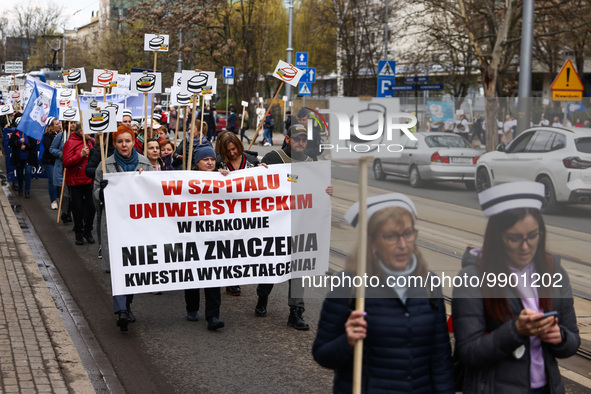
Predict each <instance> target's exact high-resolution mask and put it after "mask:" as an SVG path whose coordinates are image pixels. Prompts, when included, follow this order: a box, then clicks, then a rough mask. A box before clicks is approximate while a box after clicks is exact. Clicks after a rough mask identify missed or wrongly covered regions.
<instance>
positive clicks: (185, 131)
mask: <svg viewBox="0 0 591 394" xmlns="http://www.w3.org/2000/svg"><path fill="white" fill-rule="evenodd" d="M183 107H184V108H185V111H184V112H183V113H184V114H186V113H187V111H188V106H186V105H184V106H183ZM179 117H180V116H179ZM186 118H187V117H186V116H185V119H184V120H183V123H182V124H181V126H184V128H183V141H182V142H181V145H182V146H183V169H186V168H187V153H186V152H185V146H186V145H187V125H186V123H185V122H186V120H187V119H186Z"/></svg>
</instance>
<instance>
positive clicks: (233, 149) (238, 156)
mask: <svg viewBox="0 0 591 394" xmlns="http://www.w3.org/2000/svg"><path fill="white" fill-rule="evenodd" d="M216 148H219V151H220V153H219V163H217V164H216V166H217V167H218V168H219V169H222V170H227V171H236V170H245V169H247V168H253V167H256V166H258V165H259V164H260V163H259V160H258V158H257V156H256V155H253V154H251V153H248V152H245V151H244V146H243V145H242V142H240V140H239V139H238V136H237V135H236V134H234V133H227V132H226V133H221V134H220V135H219V136H218V142H217V144H216ZM263 166H264V167H267V165H266V164H263ZM241 292H242V291H241V289H240V286H227V287H226V293H227V294H230V295H232V296H239V295H240V294H241Z"/></svg>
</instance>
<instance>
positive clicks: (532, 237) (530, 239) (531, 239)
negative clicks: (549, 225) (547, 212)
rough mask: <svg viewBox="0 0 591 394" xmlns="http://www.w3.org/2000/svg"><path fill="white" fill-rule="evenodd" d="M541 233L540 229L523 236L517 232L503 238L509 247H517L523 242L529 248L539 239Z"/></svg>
mask: <svg viewBox="0 0 591 394" xmlns="http://www.w3.org/2000/svg"><path fill="white" fill-rule="evenodd" d="M542 234H543V232H542V231H537V232H535V233H531V234H528V235H526V236H525V237H523V236H521V235H517V234H509V235H506V236H505V237H503V239H504V240H505V242H506V243H507V246H509V247H510V248H511V249H519V248H520V247H521V245H523V243H524V242H526V243H527V246H529V247H530V248H531V247H533V246H534V245H535V244H536V243H537V242H538V241H539V239H540V236H541V235H542Z"/></svg>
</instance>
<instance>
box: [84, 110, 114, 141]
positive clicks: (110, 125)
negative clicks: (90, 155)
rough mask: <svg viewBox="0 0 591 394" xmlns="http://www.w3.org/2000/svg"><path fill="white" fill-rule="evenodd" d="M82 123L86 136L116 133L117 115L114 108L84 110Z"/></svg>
mask: <svg viewBox="0 0 591 394" xmlns="http://www.w3.org/2000/svg"><path fill="white" fill-rule="evenodd" d="M99 108H100V107H99ZM82 123H83V125H84V126H83V131H84V133H86V134H93V133H99V132H103V133H109V132H114V131H117V115H116V114H115V109H114V108H101V109H94V110H93V109H85V110H83V111H82Z"/></svg>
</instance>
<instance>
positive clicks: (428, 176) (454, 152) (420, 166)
mask: <svg viewBox="0 0 591 394" xmlns="http://www.w3.org/2000/svg"><path fill="white" fill-rule="evenodd" d="M413 135H414V136H416V137H417V140H416V141H413V140H411V139H410V138H408V136H406V134H403V135H402V136H401V137H400V145H402V146H403V147H404V149H403V150H402V151H401V152H398V153H392V154H391V155H388V157H380V158H376V159H374V161H373V172H374V176H375V178H376V179H380V180H383V179H386V176H387V175H395V176H401V177H406V178H408V179H409V181H410V185H411V186H412V187H420V186H422V185H423V184H424V182H425V181H455V182H464V184H465V185H466V188H468V189H469V190H473V189H474V176H475V173H476V161H477V160H478V157H479V156H480V155H481V154H482V152H481V151H479V150H477V149H474V148H473V147H472V145H470V143H469V142H468V141H466V140H465V139H464V138H462V137H461V136H459V135H456V134H450V133H435V132H433V133H430V132H419V133H413Z"/></svg>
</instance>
